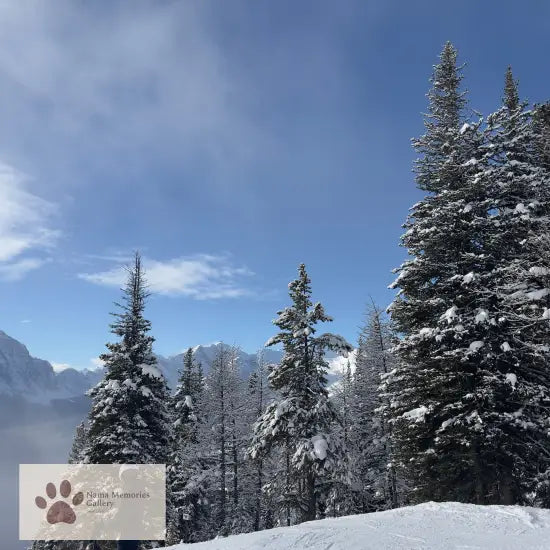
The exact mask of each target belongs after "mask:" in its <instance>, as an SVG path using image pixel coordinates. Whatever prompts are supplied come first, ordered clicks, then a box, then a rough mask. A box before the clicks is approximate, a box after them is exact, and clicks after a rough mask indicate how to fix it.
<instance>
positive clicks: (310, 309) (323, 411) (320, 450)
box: [251, 264, 352, 521]
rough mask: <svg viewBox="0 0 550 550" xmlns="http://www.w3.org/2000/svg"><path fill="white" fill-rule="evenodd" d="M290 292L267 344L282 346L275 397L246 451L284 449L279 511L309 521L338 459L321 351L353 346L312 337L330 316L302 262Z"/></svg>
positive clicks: (260, 452) (271, 378)
mask: <svg viewBox="0 0 550 550" xmlns="http://www.w3.org/2000/svg"><path fill="white" fill-rule="evenodd" d="M289 294H290V298H291V300H292V305H291V306H290V307H287V308H285V309H283V310H281V311H279V312H278V318H277V319H275V320H274V321H273V322H274V324H275V325H276V326H277V327H279V329H280V332H279V333H278V334H277V335H275V336H274V337H273V338H271V339H270V340H269V341H268V343H267V345H268V346H271V345H275V344H279V343H281V344H282V345H283V348H284V357H283V359H282V361H281V363H280V364H279V365H277V366H275V367H274V368H273V369H272V371H271V372H270V374H269V383H270V385H271V387H272V389H273V390H274V391H276V392H278V393H277V398H276V400H275V401H274V402H273V403H272V404H270V405H269V406H268V407H267V409H266V411H265V412H264V414H263V415H262V416H261V417H260V418H259V419H258V422H257V423H256V425H255V433H254V438H253V440H252V444H251V455H252V457H253V458H256V457H259V456H262V455H264V454H267V453H269V452H270V451H271V449H272V448H273V447H277V448H279V449H282V450H283V456H284V460H285V476H284V480H280V482H282V483H284V485H281V486H279V487H278V490H279V492H280V494H283V495H285V499H284V503H283V504H284V508H285V510H284V511H283V513H285V514H286V515H287V519H290V515H291V514H292V515H293V516H294V517H295V519H296V520H298V521H308V520H312V519H315V517H317V514H318V513H319V512H321V513H323V511H322V510H321V511H320V510H319V506H322V505H323V502H322V499H323V497H324V496H325V494H326V493H327V492H328V491H327V489H329V488H330V482H331V480H332V475H333V473H334V472H335V470H337V468H338V465H339V463H340V461H341V460H342V457H343V453H342V444H341V438H340V437H339V434H336V433H334V423H335V420H336V412H335V410H334V407H333V406H332V404H331V403H330V401H329V398H328V392H327V388H326V369H327V363H326V361H325V360H324V352H325V350H326V349H332V350H337V351H343V352H348V351H351V349H352V348H351V346H350V345H349V344H348V343H347V342H346V341H345V340H344V339H343V338H342V337H341V336H335V335H333V334H328V333H327V334H322V335H320V336H315V333H316V325H317V323H319V322H326V321H331V320H332V319H331V318H330V317H329V316H328V315H326V313H325V311H324V308H323V306H322V305H321V304H320V303H315V304H313V303H312V302H311V281H310V279H309V277H308V275H307V272H306V268H305V266H304V265H303V264H301V265H300V267H299V270H298V279H296V280H295V281H292V282H291V283H290V284H289ZM290 507H292V508H293V509H292V510H290Z"/></svg>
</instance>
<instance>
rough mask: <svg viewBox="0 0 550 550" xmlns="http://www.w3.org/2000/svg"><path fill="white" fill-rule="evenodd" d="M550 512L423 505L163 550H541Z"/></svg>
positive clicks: (547, 537)
mask: <svg viewBox="0 0 550 550" xmlns="http://www.w3.org/2000/svg"><path fill="white" fill-rule="evenodd" d="M549 541H550V510H540V509H537V508H528V507H521V506H476V505H474V504H459V503H457V502H426V503H425V504H419V505H417V506H408V507H406V508H398V509H396V510H388V511H386V512H374V513H372V514H364V515H358V516H347V517H343V518H337V519H323V520H320V521H310V522H307V523H302V524H301V525H296V526H295V527H278V528H277V529H269V530H267V531H259V532H257V533H248V534H246V535H236V536H232V537H227V538H218V539H215V540H212V541H209V542H202V543H199V544H193V545H186V544H181V545H176V546H170V547H168V548H167V549H166V550H184V548H193V550H282V549H286V548H289V549H290V548H292V549H293V550H313V549H319V550H329V549H330V550H447V549H450V548H457V549H458V548H463V549H466V548H471V549H474V548H475V549H478V550H482V549H483V550H519V549H520V548H526V549H527V548H528V549H529V550H546V549H548V548H550V543H549Z"/></svg>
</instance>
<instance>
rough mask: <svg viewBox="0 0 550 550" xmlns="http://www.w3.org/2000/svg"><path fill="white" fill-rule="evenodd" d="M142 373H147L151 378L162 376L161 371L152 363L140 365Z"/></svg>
mask: <svg viewBox="0 0 550 550" xmlns="http://www.w3.org/2000/svg"><path fill="white" fill-rule="evenodd" d="M141 372H142V373H143V375H149V376H151V377H152V378H162V377H163V376H162V372H160V370H159V369H158V368H157V367H155V366H154V365H141Z"/></svg>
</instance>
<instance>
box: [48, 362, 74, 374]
mask: <svg viewBox="0 0 550 550" xmlns="http://www.w3.org/2000/svg"><path fill="white" fill-rule="evenodd" d="M50 365H51V366H52V367H53V370H54V371H55V372H61V371H63V370H66V369H70V368H72V367H71V365H69V364H68V363H50Z"/></svg>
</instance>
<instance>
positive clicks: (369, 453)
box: [350, 304, 399, 512]
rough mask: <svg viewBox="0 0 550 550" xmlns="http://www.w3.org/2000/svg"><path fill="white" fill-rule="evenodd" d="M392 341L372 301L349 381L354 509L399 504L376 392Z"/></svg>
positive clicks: (387, 368) (389, 365)
mask: <svg viewBox="0 0 550 550" xmlns="http://www.w3.org/2000/svg"><path fill="white" fill-rule="evenodd" d="M394 339H395V338H394V335H393V333H392V330H391V326H390V324H389V322H388V320H387V319H384V318H383V316H382V312H381V311H380V310H379V309H378V308H377V307H376V306H375V305H374V304H373V305H372V307H371V308H369V310H368V312H367V317H366V321H365V324H364V326H363V327H362V329H361V333H360V334H359V345H358V347H357V357H356V362H355V372H354V375H353V379H352V397H351V418H352V424H351V429H350V439H351V449H352V452H353V454H354V468H355V474H356V477H357V479H358V481H359V484H360V490H359V491H358V495H357V497H358V503H357V504H358V511H360V512H372V511H376V510H384V509H387V508H395V507H397V506H398V503H399V498H398V494H397V479H396V473H395V468H394V466H393V462H392V460H393V452H392V448H391V444H392V442H391V431H390V428H389V426H388V424H387V422H386V420H385V418H384V416H383V410H384V407H383V405H384V400H383V399H382V397H381V395H380V391H379V387H380V385H381V384H382V380H383V376H384V375H385V374H387V373H388V372H390V371H391V370H392V369H393V368H394V363H395V361H394V358H393V356H392V355H391V353H390V349H391V348H392V346H393V341H394Z"/></svg>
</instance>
